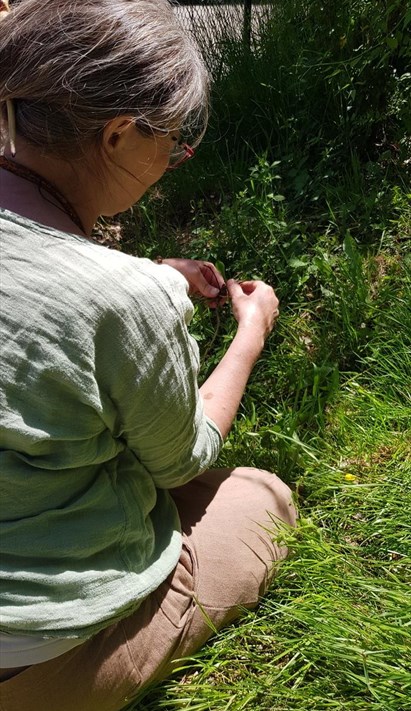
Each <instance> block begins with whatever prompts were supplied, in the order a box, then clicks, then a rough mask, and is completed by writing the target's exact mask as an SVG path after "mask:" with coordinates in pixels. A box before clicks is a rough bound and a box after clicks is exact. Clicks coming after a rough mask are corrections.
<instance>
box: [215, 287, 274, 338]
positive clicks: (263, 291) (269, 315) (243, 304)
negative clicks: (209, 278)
mask: <svg viewBox="0 0 411 711" xmlns="http://www.w3.org/2000/svg"><path fill="white" fill-rule="evenodd" d="M227 288H228V293H229V296H230V298H231V302H232V309H233V314H234V318H235V319H236V321H237V323H238V328H239V330H240V329H241V330H243V329H244V330H251V331H255V332H256V333H257V335H260V336H262V337H263V339H264V340H265V338H266V337H267V336H268V334H269V333H270V332H271V331H272V329H273V326H274V323H275V320H276V318H277V317H278V315H279V309H278V305H279V301H278V299H277V297H276V295H275V292H274V290H273V289H272V288H271V286H268V284H265V283H264V282H263V281H243V282H240V283H239V282H236V281H234V279H229V280H228V282H227Z"/></svg>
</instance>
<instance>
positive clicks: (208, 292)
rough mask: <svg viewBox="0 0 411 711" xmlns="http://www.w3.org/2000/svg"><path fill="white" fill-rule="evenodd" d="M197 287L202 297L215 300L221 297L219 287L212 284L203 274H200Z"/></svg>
mask: <svg viewBox="0 0 411 711" xmlns="http://www.w3.org/2000/svg"><path fill="white" fill-rule="evenodd" d="M196 287H197V289H198V291H199V292H200V294H201V295H202V296H205V297H206V298H207V299H215V298H216V296H218V295H219V293H220V290H219V288H218V287H217V286H213V285H212V284H210V282H209V281H207V279H205V278H204V276H203V274H202V273H201V272H199V274H198V276H197V279H196Z"/></svg>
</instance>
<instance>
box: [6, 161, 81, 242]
mask: <svg viewBox="0 0 411 711" xmlns="http://www.w3.org/2000/svg"><path fill="white" fill-rule="evenodd" d="M0 168H4V170H8V171H9V172H10V173H13V174H14V175H17V176H18V177H19V178H24V180H29V181H30V183H34V184H35V185H37V186H38V188H39V191H40V195H41V196H42V197H43V198H44V199H45V200H47V201H48V202H50V203H51V200H48V198H47V197H46V196H45V195H44V194H43V191H45V192H47V193H49V195H51V196H52V197H54V199H55V200H57V202H58V203H59V205H55V207H57V208H58V209H59V210H61V211H62V212H64V213H65V214H66V215H67V216H68V217H69V218H70V220H72V222H74V224H75V225H77V227H79V228H80V229H81V231H82V232H84V234H85V233H86V231H85V229H84V227H83V224H82V222H81V220H80V218H79V216H78V214H77V212H76V211H75V209H74V207H73V206H72V205H71V204H70V203H69V201H68V200H66V198H65V197H64V195H62V194H61V192H60V190H58V189H57V188H56V187H55V186H54V185H52V183H49V181H48V180H46V179H45V178H43V177H42V176H41V175H38V173H35V172H34V170H30V168H26V167H25V166H24V165H20V163H16V162H15V161H14V160H9V159H8V158H6V157H5V156H0ZM51 204H52V205H54V203H51Z"/></svg>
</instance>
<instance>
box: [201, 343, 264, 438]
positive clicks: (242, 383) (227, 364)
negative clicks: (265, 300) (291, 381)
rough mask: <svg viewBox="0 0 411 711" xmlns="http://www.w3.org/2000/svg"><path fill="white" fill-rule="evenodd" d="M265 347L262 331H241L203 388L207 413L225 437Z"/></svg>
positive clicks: (202, 392) (202, 393) (202, 394)
mask: <svg viewBox="0 0 411 711" xmlns="http://www.w3.org/2000/svg"><path fill="white" fill-rule="evenodd" d="M263 345H264V337H263V336H262V335H261V334H260V333H259V332H257V333H256V332H254V331H253V330H249V329H244V330H242V329H239V330H238V331H237V334H236V335H235V337H234V339H233V341H232V343H231V345H230V347H229V348H228V350H227V352H226V354H225V355H224V357H223V358H222V360H221V361H220V363H219V364H218V365H217V367H216V368H215V370H213V372H212V373H211V375H210V376H209V378H207V380H206V381H205V383H204V384H203V385H202V386H201V388H200V392H201V396H202V398H203V401H204V411H205V414H206V415H207V416H208V417H210V418H211V419H212V420H213V422H215V424H216V425H217V427H218V428H219V430H220V432H221V434H222V436H223V437H226V436H227V434H228V432H229V431H230V428H231V425H232V422H233V420H234V417H235V416H236V413H237V410H238V407H239V405H240V402H241V398H242V396H243V394H244V390H245V387H246V385H247V381H248V378H249V377H250V373H251V371H252V369H253V367H254V364H255V362H256V361H257V359H258V357H259V355H260V353H261V350H262V348H263Z"/></svg>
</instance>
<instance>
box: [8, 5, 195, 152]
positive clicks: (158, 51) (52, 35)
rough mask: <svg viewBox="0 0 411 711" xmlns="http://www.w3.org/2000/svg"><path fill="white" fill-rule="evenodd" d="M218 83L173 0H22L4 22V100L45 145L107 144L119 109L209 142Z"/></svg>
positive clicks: (67, 148)
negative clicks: (212, 85)
mask: <svg viewBox="0 0 411 711" xmlns="http://www.w3.org/2000/svg"><path fill="white" fill-rule="evenodd" d="M208 85H209V79H208V74H207V71H206V69H205V66H204V63H203V61H202V59H201V56H200V54H199V51H198V49H197V48H196V46H195V44H194V42H193V41H192V40H191V39H190V37H189V36H188V35H187V34H186V33H185V32H184V31H183V29H182V28H181V26H180V25H179V23H178V20H177V19H176V17H175V14H174V12H173V9H172V7H171V5H170V4H169V3H168V2H167V0H47V2H45V1H44V0H18V1H17V2H15V3H14V4H13V7H12V10H11V12H10V13H8V15H7V16H6V17H5V18H4V19H2V22H0V102H9V103H8V105H9V106H10V102H13V104H14V109H15V116H16V124H17V131H18V133H19V134H21V135H22V136H23V137H24V138H25V139H26V140H27V141H29V142H30V143H31V144H32V145H35V146H38V147H39V148H41V149H43V150H44V152H45V153H50V154H54V155H58V156H61V157H66V156H74V155H76V154H78V152H79V149H80V150H81V149H82V148H84V147H86V146H90V145H92V144H93V143H94V144H95V145H99V142H100V138H101V135H102V131H103V129H104V127H105V126H106V124H107V123H108V121H110V120H111V119H113V118H115V117H118V116H130V117H132V118H133V119H134V120H135V122H136V126H137V127H138V128H139V129H140V130H141V131H143V132H149V133H152V134H155V133H156V132H157V133H164V132H168V131H171V130H179V131H181V133H182V135H183V136H184V138H187V137H188V136H187V134H189V135H190V137H192V136H194V138H196V139H197V140H199V138H200V137H201V136H202V134H203V132H204V130H205V126H206V122H207V104H208Z"/></svg>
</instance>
